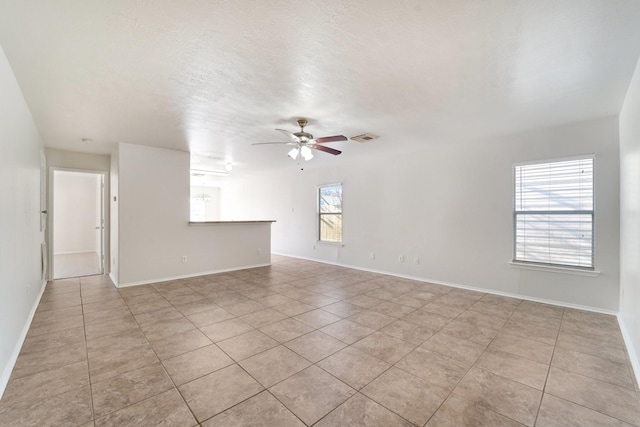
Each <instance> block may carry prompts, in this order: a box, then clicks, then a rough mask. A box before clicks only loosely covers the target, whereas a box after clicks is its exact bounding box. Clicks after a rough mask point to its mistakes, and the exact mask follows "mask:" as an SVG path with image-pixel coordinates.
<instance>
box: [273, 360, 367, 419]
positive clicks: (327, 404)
mask: <svg viewBox="0 0 640 427" xmlns="http://www.w3.org/2000/svg"><path fill="white" fill-rule="evenodd" d="M270 391H271V393H273V395H274V396H275V397H276V398H277V399H278V400H279V401H280V402H282V403H283V404H284V405H285V406H286V407H287V408H288V409H289V410H290V411H291V412H293V413H294V414H295V415H296V416H297V417H298V418H300V419H301V420H302V421H303V422H304V423H306V424H307V425H311V424H313V423H315V422H316V421H318V420H319V419H320V418H322V417H324V416H325V415H326V414H328V413H329V412H331V411H332V410H333V409H335V408H336V407H337V406H339V405H340V404H342V402H344V401H345V400H347V399H348V398H349V397H351V396H352V395H353V394H355V390H354V389H352V388H351V387H349V386H347V385H345V384H344V383H343V382H341V381H339V380H337V379H336V378H334V377H333V376H331V375H329V374H328V373H326V372H325V371H323V370H322V369H320V368H318V367H316V366H310V367H309V368H307V369H305V370H304V371H302V372H299V373H297V374H295V375H294V376H292V377H290V378H288V379H286V380H284V381H282V382H281V383H278V384H277V385H275V386H273V387H272V388H271V389H270Z"/></svg>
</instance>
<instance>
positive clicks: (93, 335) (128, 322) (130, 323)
mask: <svg viewBox="0 0 640 427" xmlns="http://www.w3.org/2000/svg"><path fill="white" fill-rule="evenodd" d="M139 329H140V327H139V326H138V323H136V321H135V319H134V318H133V316H126V317H122V318H120V319H113V320H107V321H106V322H100V323H94V324H93V325H87V326H86V327H85V328H84V332H85V335H86V337H87V340H92V339H98V338H102V337H105V336H107V335H113V334H117V333H118V332H123V331H130V330H136V331H137V330H139Z"/></svg>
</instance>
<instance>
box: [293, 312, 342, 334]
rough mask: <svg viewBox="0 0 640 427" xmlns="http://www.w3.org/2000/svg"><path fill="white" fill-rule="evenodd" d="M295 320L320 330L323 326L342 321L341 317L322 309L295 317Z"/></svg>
mask: <svg viewBox="0 0 640 427" xmlns="http://www.w3.org/2000/svg"><path fill="white" fill-rule="evenodd" d="M295 319H297V320H299V321H301V322H302V323H304V324H306V325H309V326H311V327H312V328H315V329H320V328H322V327H323V326H327V325H330V324H331V323H335V322H337V321H339V320H342V318H341V317H340V316H336V315H335V314H332V313H329V312H328V311H324V310H322V309H320V308H318V309H315V310H311V311H307V312H305V313H302V314H298V315H297V316H295Z"/></svg>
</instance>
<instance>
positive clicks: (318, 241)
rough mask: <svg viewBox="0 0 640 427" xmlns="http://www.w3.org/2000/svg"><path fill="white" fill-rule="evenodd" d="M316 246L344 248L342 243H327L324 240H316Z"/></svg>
mask: <svg viewBox="0 0 640 427" xmlns="http://www.w3.org/2000/svg"><path fill="white" fill-rule="evenodd" d="M316 245H327V246H338V247H340V248H344V243H342V242H327V241H325V240H317V241H316Z"/></svg>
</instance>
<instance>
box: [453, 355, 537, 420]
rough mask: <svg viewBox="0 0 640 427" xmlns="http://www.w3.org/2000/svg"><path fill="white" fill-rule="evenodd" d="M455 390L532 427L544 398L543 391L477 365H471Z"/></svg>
mask: <svg viewBox="0 0 640 427" xmlns="http://www.w3.org/2000/svg"><path fill="white" fill-rule="evenodd" d="M453 393H454V394H457V395H459V396H462V397H463V398H465V399H467V400H469V401H471V402H472V403H473V404H474V405H482V406H485V407H487V408H489V409H491V410H493V411H495V412H498V413H499V414H501V415H504V416H506V417H508V418H511V419H512V420H515V421H518V422H519V423H521V424H524V425H527V426H533V424H534V422H535V419H536V414H537V413H538V407H539V405H540V399H541V398H542V392H541V391H540V390H536V389H534V388H532V387H529V386H526V385H524V384H521V383H518V382H516V381H512V380H509V379H507V378H504V377H501V376H499V375H495V374H492V373H491V372H488V371H485V370H482V369H478V368H471V370H470V371H469V372H468V373H467V375H465V377H464V378H463V379H462V381H460V383H459V384H458V386H457V387H456V388H455V389H454V391H453Z"/></svg>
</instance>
